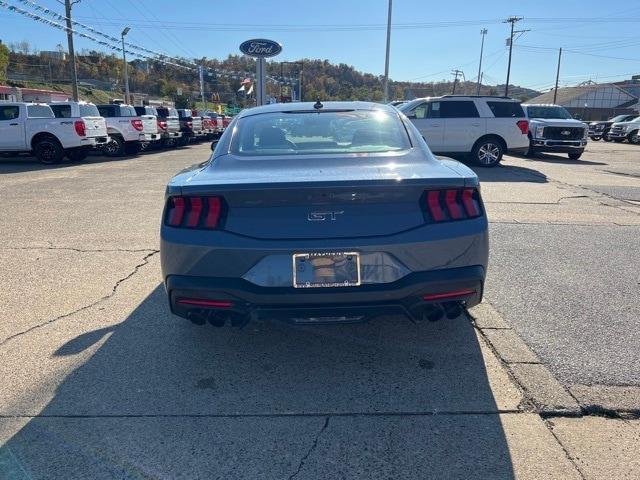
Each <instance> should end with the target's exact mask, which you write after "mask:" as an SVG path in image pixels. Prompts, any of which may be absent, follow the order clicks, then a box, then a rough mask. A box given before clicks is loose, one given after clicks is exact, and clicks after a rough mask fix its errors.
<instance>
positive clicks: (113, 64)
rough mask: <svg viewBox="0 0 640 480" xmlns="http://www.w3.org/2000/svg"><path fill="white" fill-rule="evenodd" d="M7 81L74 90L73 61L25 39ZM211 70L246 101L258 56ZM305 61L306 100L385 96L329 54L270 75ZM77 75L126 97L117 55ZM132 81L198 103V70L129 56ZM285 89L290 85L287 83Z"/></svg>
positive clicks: (272, 89) (94, 58) (89, 56)
mask: <svg viewBox="0 0 640 480" xmlns="http://www.w3.org/2000/svg"><path fill="white" fill-rule="evenodd" d="M10 48H11V51H10V54H9V64H8V69H7V78H8V80H7V83H9V84H10V85H13V86H29V87H35V88H55V89H58V90H61V91H65V92H69V91H70V74H69V72H70V70H71V68H70V62H69V61H68V59H66V60H61V59H56V58H50V57H45V56H41V55H40V54H39V53H38V52H33V51H31V49H30V48H29V47H28V45H27V46H25V45H24V42H23V43H21V44H20V45H19V46H16V45H10ZM196 62H197V63H198V64H202V65H203V66H204V67H205V69H206V71H207V72H210V73H209V74H207V75H205V93H206V96H207V99H208V100H211V99H212V98H213V96H214V95H215V96H216V98H218V99H219V100H220V101H221V102H223V103H230V104H240V105H243V104H244V103H245V102H246V97H245V95H244V94H238V92H237V91H238V89H239V88H240V85H241V81H242V79H244V78H245V77H246V76H248V75H250V74H251V73H252V72H254V71H255V61H254V60H253V59H251V58H247V57H244V56H240V55H230V56H229V57H227V58H226V59H225V60H216V59H206V58H202V59H197V60H196ZM300 64H302V65H303V70H302V72H303V74H302V79H303V96H304V99H305V100H315V99H316V98H318V97H320V98H322V99H324V100H372V101H381V100H382V99H383V89H382V77H379V76H376V75H373V74H370V73H363V72H359V71H357V70H355V69H354V67H352V66H350V65H346V64H343V63H341V64H333V63H331V62H329V61H328V60H317V59H302V60H299V61H298V62H295V63H293V62H291V63H289V64H284V65H281V64H280V63H279V62H275V61H274V62H269V63H268V72H267V73H268V75H270V76H273V77H280V76H281V72H282V75H283V76H285V77H289V78H294V79H297V78H299V77H298V76H299V72H300ZM77 66H78V80H79V81H80V84H81V96H82V97H83V98H85V99H87V100H92V101H99V102H104V101H107V100H108V99H109V98H114V97H121V96H122V91H123V81H122V77H123V63H122V59H121V58H120V57H119V56H118V55H114V54H109V55H107V54H104V53H101V52H96V51H82V52H80V54H79V55H78V56H77ZM129 84H130V89H131V91H132V92H136V93H143V94H147V95H149V96H151V97H155V98H167V99H172V100H176V97H178V92H180V91H181V92H182V97H181V98H178V100H179V101H181V102H182V103H193V101H195V100H197V99H198V97H199V89H200V87H199V81H198V75H197V73H196V72H195V71H193V70H188V69H181V68H177V67H174V66H171V65H165V64H163V63H160V62H141V61H139V60H134V61H132V62H130V68H129ZM452 90H453V82H451V81H446V80H443V81H438V82H430V83H424V82H394V81H391V82H390V95H389V97H390V99H403V98H405V97H406V95H413V96H418V97H420V96H429V95H443V94H449V93H451V92H452ZM510 90H511V92H510V93H511V94H512V95H513V96H515V97H519V98H522V99H523V100H524V99H527V98H531V97H533V96H535V95H538V93H539V92H536V91H533V90H528V89H523V88H520V87H517V86H512V87H510ZM475 91H476V85H475V83H472V82H460V83H458V84H457V85H456V93H468V94H472V93H475ZM503 91H504V86H491V85H483V86H482V89H481V93H482V94H500V93H502V92H503ZM285 92H286V88H285ZM267 93H268V94H270V95H273V96H276V97H277V96H279V95H280V94H281V92H280V86H279V85H277V84H275V83H273V82H270V83H269V84H268V85H267Z"/></svg>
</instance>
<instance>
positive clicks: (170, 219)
mask: <svg viewBox="0 0 640 480" xmlns="http://www.w3.org/2000/svg"><path fill="white" fill-rule="evenodd" d="M160 235H161V259H162V275H163V279H164V283H165V287H166V291H167V294H168V297H169V303H170V306H171V310H172V312H173V313H175V314H176V315H179V316H182V317H186V318H188V319H190V320H191V321H193V322H194V323H197V324H204V323H205V322H207V321H208V322H209V323H211V324H213V325H216V326H221V325H224V324H225V323H226V322H227V321H228V322H229V323H231V324H232V325H243V324H244V323H246V322H247V321H248V320H250V319H253V318H260V317H266V318H282V319H286V320H288V321H293V322H297V323H327V322H350V321H351V322H353V321H360V320H365V319H368V318H370V317H372V316H376V315H382V314H392V313H403V314H406V315H407V316H409V317H410V318H412V319H416V320H421V319H424V318H427V319H430V320H438V319H440V318H442V317H443V316H445V315H446V316H447V317H449V318H453V317H455V316H457V315H458V314H459V313H460V311H461V309H462V307H463V306H465V305H466V306H473V305H475V304H477V303H479V302H480V301H481V299H482V290H483V286H484V279H485V273H486V268H487V260H488V249H489V247H488V234H487V217H486V214H485V210H484V206H483V203H482V199H481V197H480V190H479V184H478V178H477V176H476V175H475V173H474V172H473V171H471V170H470V169H469V168H467V167H466V166H464V165H463V164H461V163H459V162H456V161H453V160H448V159H437V158H436V157H434V156H433V155H432V154H431V152H430V151H429V148H428V146H427V144H426V143H425V141H424V139H423V138H422V137H421V135H420V134H419V132H418V131H417V130H416V129H415V127H414V126H413V125H412V123H411V122H410V121H408V120H407V118H406V117H404V115H402V114H401V113H400V112H398V111H397V110H396V109H395V108H392V107H388V106H385V105H379V104H374V103H364V102H326V103H324V104H322V103H320V102H319V101H318V102H316V103H315V104H313V103H293V104H292V103H289V104H277V105H268V106H264V107H257V108H251V109H248V110H245V111H243V112H242V113H240V114H239V115H238V116H236V118H235V119H234V120H233V122H232V123H231V125H230V126H229V128H227V129H226V131H225V133H224V134H223V135H222V137H221V138H220V141H219V142H218V143H217V145H215V150H214V152H213V154H212V156H211V158H210V159H209V161H208V162H206V163H204V164H201V165H197V166H194V167H191V168H189V169H187V170H185V171H183V172H181V173H179V174H178V175H176V176H175V177H174V178H172V179H171V181H170V182H169V184H168V186H167V191H166V203H165V209H164V213H163V220H162V227H161V232H160Z"/></svg>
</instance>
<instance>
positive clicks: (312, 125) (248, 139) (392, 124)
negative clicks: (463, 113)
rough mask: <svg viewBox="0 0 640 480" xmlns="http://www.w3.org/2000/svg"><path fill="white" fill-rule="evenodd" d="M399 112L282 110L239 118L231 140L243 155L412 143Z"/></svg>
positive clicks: (378, 149)
mask: <svg viewBox="0 0 640 480" xmlns="http://www.w3.org/2000/svg"><path fill="white" fill-rule="evenodd" d="M410 146H411V145H410V143H409V137H408V134H407V131H406V130H405V128H404V125H403V124H402V122H401V121H400V120H399V118H398V117H397V115H392V114H390V113H388V112H385V111H382V110H349V111H324V112H289V113H287V112H277V113H265V114H260V115H252V116H249V117H245V118H242V119H241V120H240V121H239V122H238V133H237V134H236V135H235V136H234V141H233V142H232V145H231V150H232V152H233V153H236V154H239V155H298V154H313V153H367V152H368V153H373V152H391V151H397V150H404V149H407V148H409V147H410Z"/></svg>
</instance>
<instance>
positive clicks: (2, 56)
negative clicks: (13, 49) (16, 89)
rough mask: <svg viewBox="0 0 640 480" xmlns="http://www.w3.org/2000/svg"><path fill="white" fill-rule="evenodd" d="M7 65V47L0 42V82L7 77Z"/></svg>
mask: <svg viewBox="0 0 640 480" xmlns="http://www.w3.org/2000/svg"><path fill="white" fill-rule="evenodd" d="M8 65H9V49H8V48H7V47H6V46H5V45H4V44H3V43H0V82H4V81H5V80H6V79H7V66H8Z"/></svg>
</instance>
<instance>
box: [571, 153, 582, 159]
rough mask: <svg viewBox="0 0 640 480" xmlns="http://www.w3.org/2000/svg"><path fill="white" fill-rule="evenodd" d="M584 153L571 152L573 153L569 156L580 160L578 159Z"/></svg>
mask: <svg viewBox="0 0 640 480" xmlns="http://www.w3.org/2000/svg"><path fill="white" fill-rule="evenodd" d="M582 153H583V152H571V153H570V154H569V158H570V159H571V160H578V159H579V158H580V157H581V156H582Z"/></svg>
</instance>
